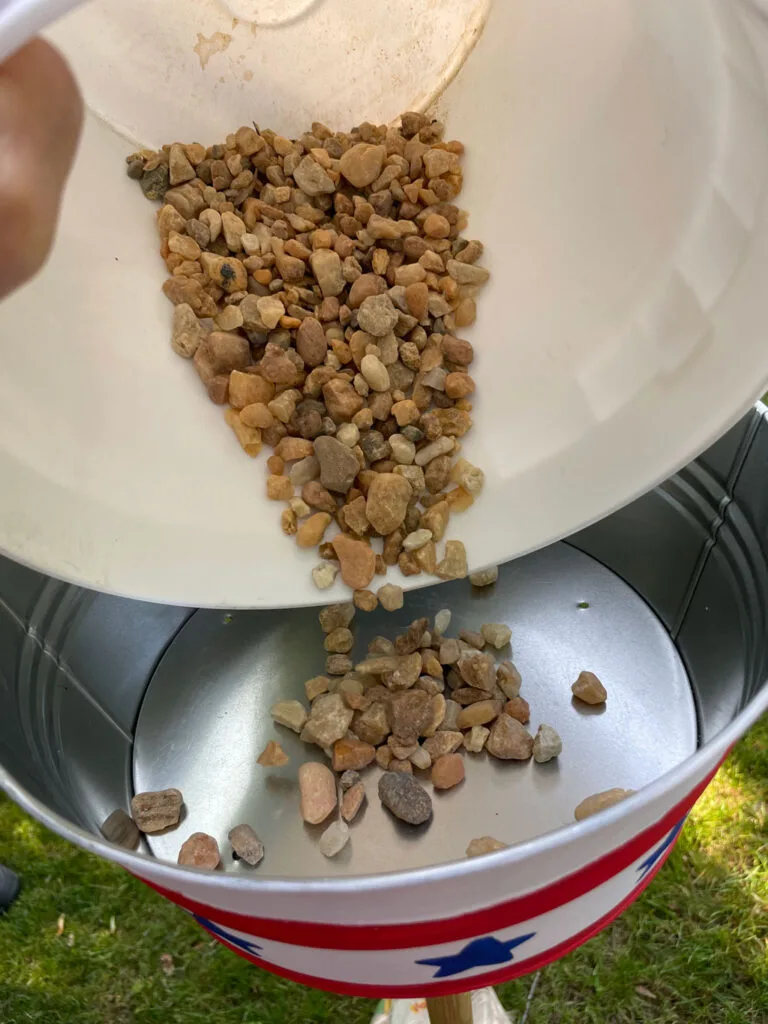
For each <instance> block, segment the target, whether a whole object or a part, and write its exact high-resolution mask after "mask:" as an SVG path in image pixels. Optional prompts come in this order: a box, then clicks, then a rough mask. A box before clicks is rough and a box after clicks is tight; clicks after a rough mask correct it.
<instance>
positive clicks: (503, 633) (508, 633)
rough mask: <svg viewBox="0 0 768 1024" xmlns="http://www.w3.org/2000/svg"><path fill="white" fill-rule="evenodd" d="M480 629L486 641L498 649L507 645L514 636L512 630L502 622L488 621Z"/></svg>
mask: <svg viewBox="0 0 768 1024" xmlns="http://www.w3.org/2000/svg"><path fill="white" fill-rule="evenodd" d="M480 629H481V632H482V634H483V636H484V637H485V639H486V641H487V642H488V643H489V644H490V645H491V647H495V648H496V650H497V651H500V650H501V648H502V647H506V646H507V644H508V643H509V641H510V640H511V638H512V630H511V629H510V628H509V626H505V625H503V624H502V623H500V622H486V623H485V625H483V626H481V627H480Z"/></svg>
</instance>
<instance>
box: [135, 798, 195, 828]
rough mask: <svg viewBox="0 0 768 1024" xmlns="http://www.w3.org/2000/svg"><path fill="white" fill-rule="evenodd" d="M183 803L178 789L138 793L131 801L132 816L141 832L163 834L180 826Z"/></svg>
mask: <svg viewBox="0 0 768 1024" xmlns="http://www.w3.org/2000/svg"><path fill="white" fill-rule="evenodd" d="M182 803H183V797H182V795H181V793H180V792H179V790H178V789H162V790H159V791H157V792H147V793H137V794H136V796H134V797H133V799H132V800H131V816H132V818H133V820H134V821H135V822H136V826H137V828H138V829H139V831H140V832H145V833H150V834H151V833H153V832H162V831H163V829H166V828H171V827H172V826H175V825H178V824H179V818H180V817H181V805H182Z"/></svg>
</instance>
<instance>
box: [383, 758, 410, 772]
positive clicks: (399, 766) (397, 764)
mask: <svg viewBox="0 0 768 1024" xmlns="http://www.w3.org/2000/svg"><path fill="white" fill-rule="evenodd" d="M389 771H391V772H403V773H404V774H405V775H412V774H413V765H412V764H411V762H410V761H403V760H400V758H398V757H393V758H392V760H391V761H390V762H389Z"/></svg>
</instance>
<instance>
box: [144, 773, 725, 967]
mask: <svg viewBox="0 0 768 1024" xmlns="http://www.w3.org/2000/svg"><path fill="white" fill-rule="evenodd" d="M718 767H719V766H718ZM716 771H717V769H715V770H714V771H713V772H712V773H711V774H710V775H708V776H707V778H706V779H704V781H703V782H701V783H699V785H698V786H696V788H695V789H694V790H693V791H692V792H691V793H689V794H688V795H687V796H686V797H685V798H684V799H683V800H681V801H680V802H679V803H678V804H676V805H675V806H674V807H672V808H671V809H670V810H669V811H667V813H666V814H665V815H664V816H663V817H662V818H661V819H660V820H659V821H657V822H656V824H655V825H651V826H650V827H649V828H647V829H646V830H645V831H644V832H641V833H640V834H639V835H637V836H634V837H633V838H632V839H630V840H628V842H626V843H624V845H623V846H619V847H617V848H616V849H615V850H611V851H610V852H609V853H607V854H605V856H603V857H600V858H598V859H597V860H595V861H593V862H592V863H590V864H586V865H585V866H584V867H583V868H581V869H579V870H578V871H575V872H574V873H573V874H572V875H568V876H566V877H565V878H561V879H559V880H558V881H557V882H553V883H552V884H551V885H549V886H546V887H545V888H543V889H538V890H536V891H535V892H531V893H527V894H526V895H525V896H518V897H515V898H514V899H511V900H507V901H506V902H504V903H500V904H497V905H496V906H493V907H485V908H483V909H482V910H476V911H473V912H471V913H467V914H462V915H461V916H459V917H451V918H445V919H444V920H441V921H420V922H412V923H408V924H383V925H338V924H317V923H315V922H301V921H280V920H277V919H275V918H259V917H252V916H251V915H248V914H237V913H234V912H232V911H229V910H220V909H218V908H217V907H210V906H207V905H206V904H204V903H198V902H196V901H195V900H191V899H188V898H187V897H185V896H181V895H179V894H178V893H175V892H171V890H169V889H163V888H161V887H160V886H159V885H155V884H154V883H152V882H147V885H150V886H151V887H152V888H153V889H155V890H156V891H157V892H159V893H160V895H161V896H165V897H166V898H167V899H169V900H171V901H172V902H173V903H177V904H178V905H179V906H180V907H184V909H185V910H189V911H191V912H192V913H193V914H199V915H200V916H201V917H206V918H208V919H209V920H211V921H213V922H214V923H215V924H220V925H223V926H224V927H225V928H234V929H235V930H236V931H241V932H245V933H246V934H248V935H253V936H254V937H255V938H261V939H272V940H273V941H275V942H285V943H288V944H289V945H297V946H304V947H308V948H313V949H349V950H354V949H370V950H373V949H408V948H411V947H413V946H435V945H440V944H441V943H444V942H452V941H454V940H456V939H466V938H469V937H471V936H474V935H484V934H487V933H489V932H492V931H495V930H498V929H500V928H509V927H512V926H513V925H516V924H520V923H521V922H523V921H527V920H529V919H530V918H532V917H538V916H539V915H540V914H544V913H547V911H550V910H555V909H556V908H557V907H560V906H562V905H563V904H564V903H570V902H571V900H575V899H577V898H578V897H579V896H583V895H584V893H586V892H589V891H590V889H594V888H595V887H596V886H598V885H602V883H603V882H607V881H608V879H609V878H613V877H614V876H615V875H617V874H618V873H619V872H620V871H623V870H624V869H625V868H626V867H629V865H630V864H632V863H633V862H634V861H636V860H637V859H638V858H639V857H641V856H642V855H643V854H644V853H647V852H648V850H649V849H650V848H651V847H652V846H654V845H655V843H656V842H657V841H658V840H659V839H662V838H663V837H664V836H665V835H666V834H667V833H668V832H669V830H670V829H671V828H672V827H673V826H674V825H676V824H677V822H678V821H679V820H680V818H682V817H683V815H684V814H685V813H686V812H687V811H688V810H690V808H691V807H692V806H693V804H694V803H695V802H696V801H697V800H698V798H699V797H700V796H701V794H702V793H703V791H704V790H705V789H706V787H707V785H708V784H709V782H710V780H711V779H712V777H713V775H714V774H715V772H716ZM142 881H146V879H142Z"/></svg>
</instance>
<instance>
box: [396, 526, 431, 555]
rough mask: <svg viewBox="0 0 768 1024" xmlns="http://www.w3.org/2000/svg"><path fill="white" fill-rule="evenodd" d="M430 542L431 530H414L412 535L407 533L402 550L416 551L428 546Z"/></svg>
mask: <svg viewBox="0 0 768 1024" xmlns="http://www.w3.org/2000/svg"><path fill="white" fill-rule="evenodd" d="M431 540H432V531H431V530H414V531H413V533H409V534H408V536H407V537H406V538H405V540H404V541H403V548H404V550H405V551H418V550H419V548H423V547H424V545H425V544H428V543H429V542H430V541H431Z"/></svg>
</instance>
